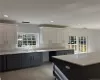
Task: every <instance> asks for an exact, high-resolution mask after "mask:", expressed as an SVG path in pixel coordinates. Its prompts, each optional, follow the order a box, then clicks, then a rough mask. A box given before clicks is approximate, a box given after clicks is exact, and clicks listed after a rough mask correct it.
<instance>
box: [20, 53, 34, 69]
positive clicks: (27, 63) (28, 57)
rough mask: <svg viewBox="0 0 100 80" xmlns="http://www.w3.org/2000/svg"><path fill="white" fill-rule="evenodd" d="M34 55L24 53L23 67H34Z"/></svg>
mask: <svg viewBox="0 0 100 80" xmlns="http://www.w3.org/2000/svg"><path fill="white" fill-rule="evenodd" d="M33 59H34V58H33V54H32V53H28V54H27V53H25V54H24V53H23V54H22V57H21V61H22V67H23V68H24V67H31V66H32V63H31V62H32V61H33Z"/></svg>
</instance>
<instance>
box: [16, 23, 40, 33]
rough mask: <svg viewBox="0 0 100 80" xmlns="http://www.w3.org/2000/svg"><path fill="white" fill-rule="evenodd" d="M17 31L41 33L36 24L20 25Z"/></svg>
mask: <svg viewBox="0 0 100 80" xmlns="http://www.w3.org/2000/svg"><path fill="white" fill-rule="evenodd" d="M17 31H18V32H25V33H40V28H39V27H38V26H37V25H35V24H34V25H33V24H19V25H18V26H17Z"/></svg>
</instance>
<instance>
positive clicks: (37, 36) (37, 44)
mask: <svg viewBox="0 0 100 80" xmlns="http://www.w3.org/2000/svg"><path fill="white" fill-rule="evenodd" d="M19 34H20V35H22V36H23V35H28V34H33V35H35V38H36V46H29V45H27V46H23V44H22V47H18V35H19ZM22 41H24V40H22ZM30 41H31V40H30ZM32 41H34V40H32ZM16 46H17V48H26V47H27V48H31V47H33V48H36V47H38V46H39V33H25V32H17V44H16Z"/></svg>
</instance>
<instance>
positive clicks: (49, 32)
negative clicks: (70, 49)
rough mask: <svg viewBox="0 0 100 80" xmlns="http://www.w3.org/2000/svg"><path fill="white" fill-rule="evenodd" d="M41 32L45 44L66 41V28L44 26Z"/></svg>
mask: <svg viewBox="0 0 100 80" xmlns="http://www.w3.org/2000/svg"><path fill="white" fill-rule="evenodd" d="M40 32H41V33H40V34H41V36H42V38H41V40H42V43H43V44H53V43H64V42H65V38H64V37H65V36H64V35H65V32H64V28H51V27H43V28H40Z"/></svg>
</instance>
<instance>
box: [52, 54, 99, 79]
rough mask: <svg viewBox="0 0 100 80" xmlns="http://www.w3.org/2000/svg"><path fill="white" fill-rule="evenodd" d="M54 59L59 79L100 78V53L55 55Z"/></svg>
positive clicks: (54, 68) (55, 72)
mask: <svg viewBox="0 0 100 80" xmlns="http://www.w3.org/2000/svg"><path fill="white" fill-rule="evenodd" d="M52 60H53V63H54V67H53V73H54V76H55V77H56V79H57V80H100V53H88V54H86V53H85V54H72V55H63V56H54V57H53V58H52Z"/></svg>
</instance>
